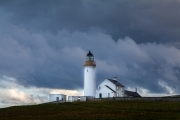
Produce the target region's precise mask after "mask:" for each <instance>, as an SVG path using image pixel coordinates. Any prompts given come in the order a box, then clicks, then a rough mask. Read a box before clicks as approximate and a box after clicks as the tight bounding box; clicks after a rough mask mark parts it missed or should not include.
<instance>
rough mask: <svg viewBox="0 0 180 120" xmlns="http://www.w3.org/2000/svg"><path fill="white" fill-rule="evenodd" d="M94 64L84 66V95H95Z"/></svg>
mask: <svg viewBox="0 0 180 120" xmlns="http://www.w3.org/2000/svg"><path fill="white" fill-rule="evenodd" d="M95 72H96V71H95V67H94V66H85V67H84V96H95V91H96V87H95V86H96V76H95Z"/></svg>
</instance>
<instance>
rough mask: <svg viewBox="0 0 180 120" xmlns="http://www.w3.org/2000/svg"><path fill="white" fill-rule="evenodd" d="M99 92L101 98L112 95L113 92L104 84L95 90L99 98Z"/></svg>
mask: <svg viewBox="0 0 180 120" xmlns="http://www.w3.org/2000/svg"><path fill="white" fill-rule="evenodd" d="M99 94H101V95H102V98H107V97H114V92H113V91H112V90H110V89H109V88H107V87H106V86H102V87H101V89H100V90H98V91H97V92H96V98H99ZM108 94H109V96H108Z"/></svg>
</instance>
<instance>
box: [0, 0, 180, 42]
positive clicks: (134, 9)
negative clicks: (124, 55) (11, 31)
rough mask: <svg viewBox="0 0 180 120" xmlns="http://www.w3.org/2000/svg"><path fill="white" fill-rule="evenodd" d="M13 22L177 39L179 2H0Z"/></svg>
mask: <svg viewBox="0 0 180 120" xmlns="http://www.w3.org/2000/svg"><path fill="white" fill-rule="evenodd" d="M1 2H2V4H1V8H2V9H3V10H4V11H6V12H7V13H11V16H10V17H9V19H10V20H11V22H12V23H13V24H16V25H21V26H24V27H27V28H28V29H33V30H34V29H36V30H37V29H38V30H40V31H41V30H43V31H48V30H50V31H53V32H54V33H57V32H58V31H59V30H62V29H68V30H70V31H74V30H81V31H88V30H89V29H91V28H94V27H96V28H100V29H102V30H103V32H105V33H108V34H110V35H112V37H113V38H114V39H115V40H117V39H118V38H120V37H121V38H124V37H125V36H131V37H132V38H133V39H134V40H135V41H136V42H138V43H146V42H157V43H159V42H163V43H167V42H169V40H170V39H171V41H176V40H178V41H179V38H180V36H179V24H180V23H179V21H180V17H179V16H180V15H179V14H180V13H179V12H178V11H179V9H180V2H179V1H178V0H173V1H165V0H161V1H157V0H151V1H141V0H140V1H134V0H121V1H119V0H113V1H105V0H103V1H96V0H91V1H90V0H87V1H84V0H76V1H72V0H60V1H59V0H53V1H49V0H43V1H42V0H22V1H15V0H11V1H1Z"/></svg>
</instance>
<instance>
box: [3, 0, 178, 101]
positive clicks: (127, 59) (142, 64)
mask: <svg viewBox="0 0 180 120" xmlns="http://www.w3.org/2000/svg"><path fill="white" fill-rule="evenodd" d="M179 11H180V1H179V0H173V1H165V0H160V1H157V0H151V1H142V0H140V1H134V0H113V1H108V0H99V1H96V0H76V1H72V0H61V1H59V0H53V1H49V0H43V1H42V0H19V1H15V0H9V1H7V0H1V1H0V16H1V19H0V26H1V27H0V56H1V59H0V76H1V77H2V79H1V81H6V79H5V78H4V77H3V76H6V77H7V78H13V79H14V81H15V83H16V84H17V85H20V86H22V88H27V89H31V88H32V87H35V88H37V89H60V90H61V89H65V90H79V89H83V64H84V61H85V56H86V54H87V52H88V51H89V50H91V51H92V53H93V54H94V56H95V61H96V64H97V70H96V71H97V73H96V76H97V84H99V83H100V82H102V81H103V80H104V79H106V78H112V77H114V76H116V77H118V80H119V82H120V83H122V84H123V85H124V86H126V88H127V89H130V90H133V89H134V88H136V87H137V88H138V91H139V92H140V93H141V94H142V95H143V96H149V95H152V94H161V95H162V94H163V95H169V94H179V92H180V88H179V85H180V79H179V78H180V49H179V48H180V41H179V40H180V34H179V29H180V28H179V25H180V22H179V21H180V15H179V14H180V13H179ZM0 87H2V88H6V87H7V86H6V84H2V85H1V86H0ZM8 91H9V92H10V93H14V95H15V94H16V93H17V94H18V92H19V91H18V90H14V91H12V90H11V89H8ZM45 91H46V90H45ZM48 92H49V91H48ZM46 93H47V92H46ZM23 95H24V93H22V96H23ZM24 96H25V97H28V98H29V99H31V100H29V101H33V99H32V98H30V96H31V95H24ZM46 97H47V96H46ZM46 97H44V98H39V97H36V98H37V99H38V100H41V99H42V101H47V98H46ZM19 99H20V98H19ZM45 99H46V100H45ZM20 100H21V101H23V100H22V99H20Z"/></svg>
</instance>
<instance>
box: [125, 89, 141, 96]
mask: <svg viewBox="0 0 180 120" xmlns="http://www.w3.org/2000/svg"><path fill="white" fill-rule="evenodd" d="M124 94H126V95H128V96H133V97H141V96H140V95H139V94H138V93H137V92H133V91H127V90H125V92H124Z"/></svg>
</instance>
